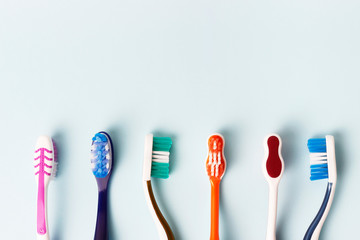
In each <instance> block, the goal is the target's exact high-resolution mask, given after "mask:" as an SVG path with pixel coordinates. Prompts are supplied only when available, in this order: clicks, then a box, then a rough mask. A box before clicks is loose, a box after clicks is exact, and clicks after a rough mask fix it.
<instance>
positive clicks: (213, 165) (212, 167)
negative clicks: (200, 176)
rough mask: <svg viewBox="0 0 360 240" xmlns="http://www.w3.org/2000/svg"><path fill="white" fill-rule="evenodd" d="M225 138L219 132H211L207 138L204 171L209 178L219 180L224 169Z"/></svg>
mask: <svg viewBox="0 0 360 240" xmlns="http://www.w3.org/2000/svg"><path fill="white" fill-rule="evenodd" d="M224 147H225V140H224V137H223V136H222V135H221V134H213V135H211V136H210V137H209V138H208V156H207V159H206V172H207V174H208V176H209V178H216V179H218V180H221V179H222V177H223V176H224V174H225V170H226V159H225V156H224Z"/></svg>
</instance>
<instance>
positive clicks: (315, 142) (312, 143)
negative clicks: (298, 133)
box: [307, 138, 326, 153]
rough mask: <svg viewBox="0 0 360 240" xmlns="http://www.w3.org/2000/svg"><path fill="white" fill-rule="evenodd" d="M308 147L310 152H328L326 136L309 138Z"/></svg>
mask: <svg viewBox="0 0 360 240" xmlns="http://www.w3.org/2000/svg"><path fill="white" fill-rule="evenodd" d="M307 145H308V148H309V151H310V153H315V152H326V139H325V138H311V139H309V140H308V144H307Z"/></svg>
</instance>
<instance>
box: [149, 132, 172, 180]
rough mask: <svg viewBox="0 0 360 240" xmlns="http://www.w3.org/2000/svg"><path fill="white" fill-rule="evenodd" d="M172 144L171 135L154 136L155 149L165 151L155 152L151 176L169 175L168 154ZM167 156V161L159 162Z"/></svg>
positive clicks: (164, 176)
mask: <svg viewBox="0 0 360 240" xmlns="http://www.w3.org/2000/svg"><path fill="white" fill-rule="evenodd" d="M171 145H172V141H171V138H169V137H154V138H153V149H152V150H153V151H156V152H163V153H153V155H152V164H151V176H152V177H156V178H168V177H169V166H170V164H169V156H166V155H167V154H168V153H169V152H170V148H171ZM161 157H162V158H164V157H165V158H166V160H165V162H157V161H156V160H157V159H159V158H161Z"/></svg>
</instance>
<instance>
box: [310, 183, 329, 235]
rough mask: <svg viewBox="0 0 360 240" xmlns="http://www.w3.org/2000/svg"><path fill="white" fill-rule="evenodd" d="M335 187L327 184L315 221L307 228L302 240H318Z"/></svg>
mask: <svg viewBox="0 0 360 240" xmlns="http://www.w3.org/2000/svg"><path fill="white" fill-rule="evenodd" d="M335 186H336V184H335V183H328V185H327V188H326V193H325V197H324V200H323V203H322V204H321V207H320V209H319V212H318V213H317V215H316V217H315V219H314V220H313V222H312V223H311V225H310V226H309V228H308V230H307V232H306V234H305V236H304V240H318V239H319V237H320V232H321V229H322V227H323V225H324V222H325V220H326V217H327V215H328V214H329V211H330V207H331V204H332V202H333V199H334V194H335Z"/></svg>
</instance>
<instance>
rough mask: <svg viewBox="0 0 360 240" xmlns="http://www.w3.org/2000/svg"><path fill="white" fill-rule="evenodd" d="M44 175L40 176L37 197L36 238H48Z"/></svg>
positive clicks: (43, 239) (41, 239)
mask: <svg viewBox="0 0 360 240" xmlns="http://www.w3.org/2000/svg"><path fill="white" fill-rule="evenodd" d="M43 178H44V176H42V177H40V180H39V186H38V197H37V232H36V233H37V234H36V239H37V240H49V239H50V238H49V232H48V229H47V222H46V221H47V199H46V195H47V187H46V186H45V185H44V179H43Z"/></svg>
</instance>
